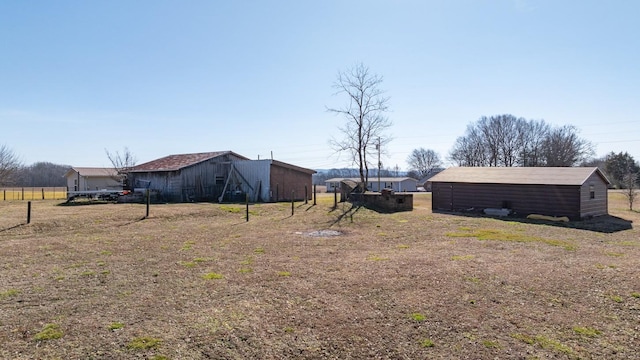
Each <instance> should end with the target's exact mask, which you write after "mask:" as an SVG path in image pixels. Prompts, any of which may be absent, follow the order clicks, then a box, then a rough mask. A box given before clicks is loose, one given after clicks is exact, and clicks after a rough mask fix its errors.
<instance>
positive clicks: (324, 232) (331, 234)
mask: <svg viewBox="0 0 640 360" xmlns="http://www.w3.org/2000/svg"><path fill="white" fill-rule="evenodd" d="M304 235H306V236H311V237H334V236H341V235H343V233H342V231H338V230H326V229H325V230H315V231H310V232H307V233H304Z"/></svg>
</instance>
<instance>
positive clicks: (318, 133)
mask: <svg viewBox="0 0 640 360" xmlns="http://www.w3.org/2000/svg"><path fill="white" fill-rule="evenodd" d="M638 15H640V1H635V0H627V1H615V0H612V1H601V0H597V1H594V0H575V1H571V0H539V1H534V0H446V1H445V0H437V1H436V0H433V1H432V0H412V1H409V0H407V1H401V0H398V1H391V0H388V1H378V0H357V1H356V0H333V1H300V0H290V1H275V0H274V1H267V0H262V1H257V0H256V1H213V0H211V1H160V0H153V1H143V0H136V1H81V0H78V1H66V0H59V1H21V0H0V144H5V145H7V146H8V147H9V148H11V149H12V150H13V151H14V152H15V153H16V154H17V155H18V156H19V157H20V158H21V159H22V160H23V162H24V163H26V164H31V163H34V162H39V161H48V162H53V163H56V164H66V165H74V166H110V163H109V161H108V159H107V157H106V155H105V149H107V150H109V151H111V152H115V151H122V150H123V149H124V147H128V148H129V149H130V150H131V152H133V154H134V155H135V156H136V158H137V160H138V163H142V162H146V161H150V160H153V159H156V158H159V157H163V156H166V155H170V154H179V153H191V152H207V151H219V150H232V151H235V152H237V153H239V154H242V155H245V156H247V157H249V158H257V157H258V156H260V157H261V158H266V157H269V156H270V154H271V152H273V155H274V158H276V159H278V160H281V161H286V162H290V163H293V164H296V165H299V166H303V167H308V168H315V169H318V168H332V167H342V166H348V165H349V163H348V162H346V160H347V157H346V156H341V157H337V156H336V155H335V154H333V152H332V150H331V149H330V147H329V145H328V141H329V139H330V138H331V136H332V135H335V136H339V133H338V132H337V128H338V127H339V126H340V125H341V123H342V121H343V120H342V118H339V117H336V116H335V115H333V114H331V113H329V112H327V111H326V107H339V106H340V105H342V104H344V101H345V99H344V98H343V97H340V96H335V95H333V93H334V90H333V88H332V84H333V82H334V81H335V79H336V74H337V73H338V72H339V71H341V70H345V69H347V68H349V67H351V66H353V65H354V64H356V63H359V62H362V63H364V64H365V65H366V66H368V67H369V68H370V70H371V71H372V72H374V73H376V74H379V75H381V76H382V77H383V78H384V81H383V83H382V86H381V87H382V88H383V89H384V90H386V93H387V95H388V96H390V97H391V100H390V107H391V110H392V111H391V112H390V113H389V114H388V115H389V118H390V119H391V120H392V121H393V123H394V125H393V127H392V128H391V129H390V130H389V134H390V135H392V136H393V138H394V140H393V141H392V142H391V143H390V144H389V147H388V152H389V156H388V157H385V158H383V159H382V160H383V163H384V165H385V167H390V168H392V167H395V166H396V165H397V166H399V167H400V168H401V169H406V168H407V164H406V159H407V157H408V155H409V154H410V152H411V151H412V150H413V149H416V148H419V147H424V148H427V149H434V150H436V151H437V152H438V153H440V155H441V156H442V157H443V158H446V155H447V154H448V152H449V150H450V149H451V147H452V145H453V143H454V141H455V139H456V138H457V137H458V136H461V135H463V134H464V131H465V128H466V126H467V125H468V124H469V123H472V122H475V121H476V120H477V119H478V118H480V117H481V116H491V115H496V114H513V115H515V116H518V117H524V118H527V119H544V120H545V121H547V122H549V123H551V124H554V125H564V124H573V125H575V126H577V127H578V128H579V129H580V130H581V132H580V135H581V136H582V137H584V138H586V139H587V140H589V141H592V142H593V143H594V144H595V145H596V149H597V154H598V155H604V154H606V153H608V152H610V151H615V152H619V151H628V152H629V153H630V154H631V155H632V156H634V157H635V158H636V160H640V117H639V115H640V38H639V36H640V21H638Z"/></svg>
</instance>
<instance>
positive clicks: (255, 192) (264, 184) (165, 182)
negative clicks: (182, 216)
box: [127, 151, 315, 202]
mask: <svg viewBox="0 0 640 360" xmlns="http://www.w3.org/2000/svg"><path fill="white" fill-rule="evenodd" d="M314 173H315V170H310V169H305V168H302V167H299V166H295V165H291V164H287V163H284V162H281V161H277V160H272V159H268V160H250V159H248V158H246V157H244V156H242V155H238V154H236V153H234V152H232V151H217V152H206V153H194V154H178V155H169V156H165V157H163V158H160V159H157V160H153V161H149V162H147V163H144V164H140V165H137V166H135V167H133V168H132V169H131V170H130V171H129V172H128V173H127V178H128V180H129V183H130V184H131V185H132V186H133V187H134V191H135V189H140V188H145V189H150V190H151V191H154V192H156V193H157V194H158V196H159V198H160V199H162V200H164V201H170V202H185V201H217V202H223V201H245V199H246V198H247V196H248V197H249V200H250V201H252V202H271V201H290V200H292V198H293V200H304V198H305V190H306V196H307V199H311V175H312V174H314Z"/></svg>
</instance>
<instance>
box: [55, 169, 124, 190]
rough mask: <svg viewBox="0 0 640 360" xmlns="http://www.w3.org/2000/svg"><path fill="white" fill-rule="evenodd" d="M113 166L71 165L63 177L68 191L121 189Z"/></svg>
mask: <svg viewBox="0 0 640 360" xmlns="http://www.w3.org/2000/svg"><path fill="white" fill-rule="evenodd" d="M117 175H118V172H117V171H116V169H114V168H96V167H75V166H74V167H72V168H71V169H69V170H68V171H67V172H66V174H64V177H65V178H66V179H67V189H68V190H69V191H90V190H103V189H106V190H122V183H120V182H119V181H118V180H117Z"/></svg>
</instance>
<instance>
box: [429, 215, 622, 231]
mask: <svg viewBox="0 0 640 360" xmlns="http://www.w3.org/2000/svg"><path fill="white" fill-rule="evenodd" d="M433 212H434V213H439V214H449V215H456V216H465V217H475V218H489V219H496V220H503V221H515V222H519V223H523V224H534V225H543V226H555V227H563V228H571V229H579V230H587V231H594V232H600V233H605V234H612V233H615V232H619V231H625V230H631V229H633V225H632V224H633V221H630V220H625V219H623V218H619V217H617V216H612V215H603V216H598V217H594V218H592V219H586V220H579V221H578V220H576V221H569V222H561V221H557V222H556V221H544V220H534V219H527V218H523V217H516V216H505V217H495V216H487V215H483V214H479V213H463V212H450V211H440V210H433Z"/></svg>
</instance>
